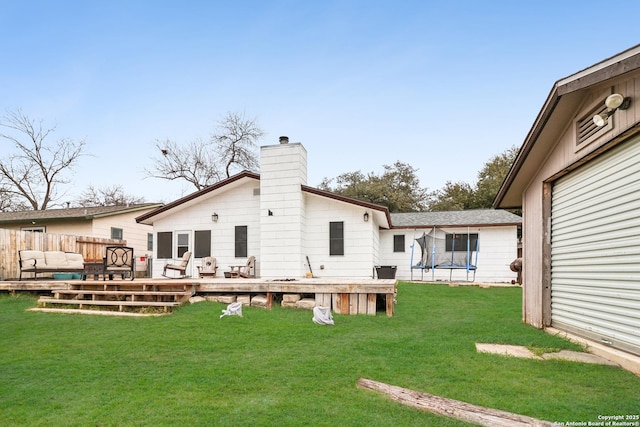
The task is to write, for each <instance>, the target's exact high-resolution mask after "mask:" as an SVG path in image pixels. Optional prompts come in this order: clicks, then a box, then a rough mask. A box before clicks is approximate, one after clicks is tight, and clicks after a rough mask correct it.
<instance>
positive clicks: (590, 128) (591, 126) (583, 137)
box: [576, 103, 612, 145]
mask: <svg viewBox="0 0 640 427" xmlns="http://www.w3.org/2000/svg"><path fill="white" fill-rule="evenodd" d="M606 111H607V106H606V105H604V104H603V103H601V104H600V105H599V106H598V107H597V108H594V109H593V110H591V111H590V112H589V113H587V114H586V115H585V116H584V117H582V118H581V119H580V120H578V123H577V138H576V145H582V144H585V143H587V142H591V141H592V140H593V139H595V138H597V137H599V136H600V135H603V134H604V133H606V132H607V131H608V130H610V129H611V123H612V120H608V121H607V124H606V125H605V126H603V127H598V126H596V124H595V123H593V116H595V115H596V114H603V113H605V112H606Z"/></svg>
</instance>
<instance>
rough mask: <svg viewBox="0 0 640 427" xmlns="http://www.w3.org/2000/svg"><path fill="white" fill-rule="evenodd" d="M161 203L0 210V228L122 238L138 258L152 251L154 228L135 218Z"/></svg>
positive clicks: (149, 254) (148, 254)
mask: <svg viewBox="0 0 640 427" xmlns="http://www.w3.org/2000/svg"><path fill="white" fill-rule="evenodd" d="M160 206H162V204H160V203H143V204H138V205H130V206H96V207H86V208H68V209H46V210H40V211H21V212H0V228H4V229H9V230H21V231H39V232H46V233H52V234H70V235H76V236H85V237H100V238H106V239H119V240H125V241H126V242H127V245H128V246H131V247H133V248H134V254H135V256H136V258H137V259H140V257H146V256H151V254H152V250H151V248H152V247H153V242H152V239H153V228H152V227H150V226H148V225H145V224H139V223H137V222H136V220H135V218H136V217H137V216H139V215H140V214H144V213H145V212H149V211H151V210H154V209H156V208H158V207H160Z"/></svg>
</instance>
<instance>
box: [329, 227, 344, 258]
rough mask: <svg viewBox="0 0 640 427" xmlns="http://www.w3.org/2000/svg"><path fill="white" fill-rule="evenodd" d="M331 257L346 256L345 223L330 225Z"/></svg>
mask: <svg viewBox="0 0 640 427" xmlns="http://www.w3.org/2000/svg"><path fill="white" fill-rule="evenodd" d="M329 255H344V222H342V221H340V222H330V223H329Z"/></svg>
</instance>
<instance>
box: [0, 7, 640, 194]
mask: <svg viewBox="0 0 640 427" xmlns="http://www.w3.org/2000/svg"><path fill="white" fill-rule="evenodd" d="M0 11H1V12H0V58H1V60H2V64H3V65H2V66H1V67H0V113H2V115H4V113H5V112H6V111H7V110H8V109H15V108H20V109H22V110H23V111H24V112H25V113H26V114H27V115H29V116H30V117H31V118H35V119H42V120H43V121H44V123H45V125H56V126H57V129H56V132H55V134H54V135H53V136H54V137H55V138H62V137H68V138H73V139H76V140H80V139H85V140H86V142H87V146H86V152H87V153H88V154H91V155H92V156H91V157H84V158H83V159H82V161H81V162H80V163H79V164H78V165H77V166H76V167H75V169H74V172H73V174H72V175H70V176H69V178H71V179H72V181H73V185H70V186H68V187H65V189H66V190H67V195H66V197H64V198H63V199H62V200H60V201H61V202H64V201H67V200H73V199H74V198H75V197H76V196H77V195H79V194H80V193H81V192H82V191H83V190H84V189H85V188H87V186H89V185H93V186H95V187H106V186H113V185H122V186H123V187H124V188H125V191H126V192H127V193H129V194H132V195H136V196H143V197H145V199H146V200H147V201H150V202H154V201H164V202H169V201H171V200H174V199H176V198H178V197H181V196H183V195H185V194H188V193H190V192H192V191H193V187H189V186H187V185H185V184H182V183H170V182H167V181H162V180H158V179H151V178H146V179H145V178H144V173H143V169H144V168H145V167H150V166H151V158H150V156H151V154H152V151H153V147H154V142H155V141H156V140H157V139H166V138H169V139H172V140H175V141H177V142H180V143H186V142H188V141H192V140H195V139H197V138H200V137H202V138H206V137H208V135H209V134H210V133H211V131H212V130H214V128H215V125H216V122H217V121H218V120H220V119H221V118H222V117H223V116H224V115H225V114H226V113H227V112H229V111H232V112H244V114H246V116H247V117H250V118H255V119H256V120H257V122H258V124H259V125H260V126H261V128H262V129H263V130H264V131H265V132H266V136H265V138H264V139H263V140H262V141H261V145H270V144H276V143H277V142H278V137H279V136H280V135H287V136H289V138H290V140H291V141H292V142H302V143H303V144H304V146H305V147H306V149H307V152H308V162H309V165H308V171H309V185H312V186H316V185H318V184H319V183H320V181H321V180H322V178H323V177H330V178H331V177H336V176H338V175H339V174H341V173H345V172H353V171H357V170H360V171H362V172H364V173H368V172H374V173H381V172H382V170H383V165H385V164H393V163H394V162H395V161H401V162H405V163H409V164H410V165H412V166H413V167H414V168H417V169H418V173H417V175H418V177H419V178H420V183H421V185H422V186H423V187H426V188H428V189H429V190H431V191H432V190H437V189H439V188H441V187H442V186H443V185H444V184H445V182H446V181H448V180H450V181H464V182H468V183H470V184H474V183H475V181H476V178H477V173H478V171H479V170H480V169H481V168H482V166H483V165H484V163H485V162H486V161H487V160H489V159H490V158H491V157H492V156H493V155H496V154H499V153H502V152H503V151H504V150H506V149H508V148H509V147H511V146H514V145H516V146H520V145H521V144H522V142H523V140H524V138H525V136H526V134H527V132H528V131H529V129H530V128H531V125H532V123H533V121H534V119H535V117H536V115H537V114H538V112H539V111H540V109H541V107H542V104H543V102H544V100H545V99H546V97H547V95H548V93H549V91H550V90H551V88H552V86H553V84H554V82H555V81H557V80H559V79H561V78H563V77H566V76H568V75H570V74H573V73H575V72H577V71H579V70H581V69H583V68H586V67H588V66H590V65H592V64H594V63H597V62H599V61H601V60H603V59H605V58H608V57H610V56H613V55H615V54H616V53H618V52H621V51H623V50H626V49H628V48H630V47H632V46H634V45H636V44H638V43H640V30H639V28H640V27H639V26H638V25H636V22H635V21H636V20H637V19H636V18H637V17H638V16H640V2H638V1H637V0H633V1H630V0H619V1H616V2H610V3H606V2H604V3H603V2H601V1H598V2H596V1H573V0H564V1H563V0H539V1H513V0H511V1H497V0H496V1H480V0H478V1H455V0H452V1H445V2H443V1H429V0H421V1H420V0H419V1H408V0H394V1H378V0H362V1H361V0H343V1H333V0H324V1H321V0H300V1H295V0H290V1H276V0H273V1H270V0H263V1H249V0H235V1H217V0H210V1H191V0H181V1H135V0H128V1H120V0H110V1H91V0H82V1H64V0H59V1H33V0H21V1H13V0H11V1H5V0H0ZM608 28H611V30H610V31H608ZM0 144H2V145H3V146H2V150H1V152H0V155H2V154H1V153H5V152H6V151H5V150H6V149H8V148H9V147H8V145H7V144H8V143H7V142H6V141H0Z"/></svg>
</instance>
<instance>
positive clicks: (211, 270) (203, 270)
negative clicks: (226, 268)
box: [198, 256, 218, 277]
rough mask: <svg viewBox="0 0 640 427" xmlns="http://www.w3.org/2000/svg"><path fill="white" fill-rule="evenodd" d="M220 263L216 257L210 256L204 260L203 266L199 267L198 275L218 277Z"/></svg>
mask: <svg viewBox="0 0 640 427" xmlns="http://www.w3.org/2000/svg"><path fill="white" fill-rule="evenodd" d="M217 270H218V263H217V261H216V259H215V258H214V257H211V256H208V257H204V258H202V265H201V266H200V265H199V266H198V275H200V277H205V276H210V277H216V273H217Z"/></svg>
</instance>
